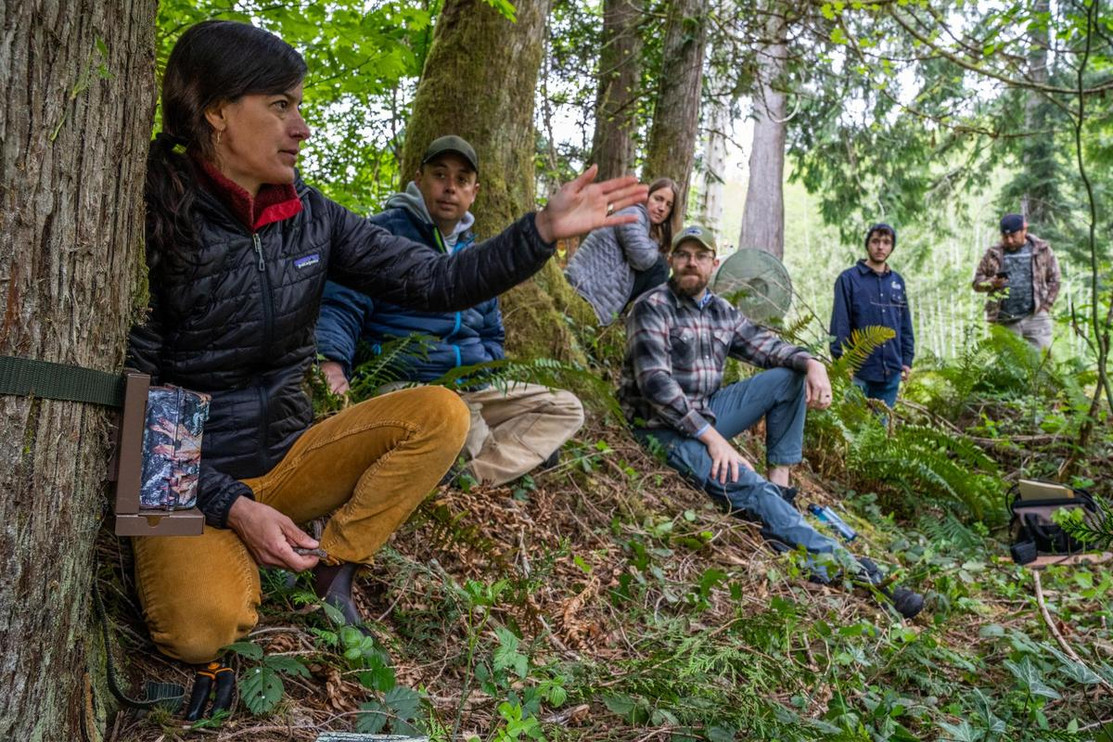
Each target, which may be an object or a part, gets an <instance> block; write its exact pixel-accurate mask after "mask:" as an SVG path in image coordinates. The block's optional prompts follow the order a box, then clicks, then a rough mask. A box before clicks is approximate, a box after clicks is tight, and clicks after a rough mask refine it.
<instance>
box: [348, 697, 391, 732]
mask: <svg viewBox="0 0 1113 742" xmlns="http://www.w3.org/2000/svg"><path fill="white" fill-rule="evenodd" d="M360 709H361V710H362V711H363V712H364V713H362V714H360V715H359V716H357V717H356V731H357V732H363V733H364V734H378V733H379V732H381V731H382V730H383V727H385V726H386V722H387V719H388V718H389V717H388V716H387V713H386V712H387V708H386V706H384V705H383V704H381V703H379V702H378V701H368V702H367V703H363V704H361V705H360Z"/></svg>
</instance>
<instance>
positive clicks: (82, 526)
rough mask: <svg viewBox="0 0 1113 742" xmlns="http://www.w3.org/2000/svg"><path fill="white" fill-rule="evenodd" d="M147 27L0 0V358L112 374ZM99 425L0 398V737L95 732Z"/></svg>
mask: <svg viewBox="0 0 1113 742" xmlns="http://www.w3.org/2000/svg"><path fill="white" fill-rule="evenodd" d="M154 21H155V2H153V0H106V1H105V2H94V1H92V0H90V1H89V2H82V3H67V2H62V3H59V2H44V1H43V0H2V1H0V28H2V29H3V31H2V35H3V42H2V43H0V90H3V91H6V92H5V94H4V99H5V100H7V101H8V103H7V104H6V105H5V106H4V107H3V108H2V109H0V194H2V195H0V198H2V199H3V201H2V205H0V289H2V291H3V302H4V313H3V319H2V320H0V354H4V355H14V356H23V357H27V358H33V359H41V360H48V361H57V362H62V363H68V364H76V365H81V366H87V367H90V368H94V369H100V370H106V371H114V372H115V371H119V370H120V369H121V365H122V361H123V354H124V344H125V337H126V333H127V330H128V326H129V325H130V323H131V320H132V317H133V306H134V305H135V300H136V290H137V277H138V275H139V273H138V265H139V261H140V255H141V253H142V245H143V209H142V184H143V171H144V166H145V165H144V162H145V157H146V153H147V141H148V139H149V138H150V133H151V116H152V114H153V110H154V91H153V83H154ZM107 418H108V412H107V411H106V410H104V409H102V408H98V407H94V406H91V405H84V404H79V403H74V402H54V401H49V400H37V399H25V398H17V397H10V396H0V523H3V531H2V535H0V555H2V556H0V558H2V559H3V565H2V567H0V570H2V572H3V575H4V578H3V582H2V583H0V607H2V609H0V647H2V649H0V652H2V655H0V656H2V658H3V661H2V670H0V674H2V680H0V686H2V687H3V688H4V692H3V693H2V694H0V739H5V740H9V739H10V740H47V741H49V742H53V740H80V739H83V738H86V739H92V740H96V739H99V738H100V732H99V731H98V730H99V729H100V728H103V721H104V720H103V714H104V708H103V705H102V704H101V703H100V698H99V697H95V694H94V693H93V692H92V689H93V686H95V685H96V683H95V682H94V681H93V678H96V677H98V676H99V674H100V672H101V670H100V668H102V667H103V661H104V657H103V647H101V646H99V645H97V644H96V643H95V640H94V639H92V637H94V636H95V633H94V630H93V627H92V626H91V619H90V611H89V605H90V600H89V597H90V582H91V579H92V577H93V568H92V563H93V541H94V537H95V535H96V532H97V528H98V526H99V523H100V520H101V511H102V508H103V504H104V499H103V498H104V489H103V485H104V479H105V472H106V469H107V466H106V464H107V461H108V450H107V445H106V441H107V425H106V421H107ZM83 733H84V736H83Z"/></svg>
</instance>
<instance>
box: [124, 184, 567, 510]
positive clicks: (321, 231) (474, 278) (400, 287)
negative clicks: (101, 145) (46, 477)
mask: <svg viewBox="0 0 1113 742" xmlns="http://www.w3.org/2000/svg"><path fill="white" fill-rule="evenodd" d="M295 186H296V189H297V194H298V198H299V199H300V200H301V203H302V211H301V212H300V213H299V214H297V215H295V216H293V217H291V218H289V219H286V220H285V221H280V222H275V223H272V224H268V225H266V226H264V227H262V228H261V229H260V230H259V231H257V232H255V233H252V232H251V231H250V230H249V229H248V228H247V227H245V226H244V225H243V223H242V222H240V221H239V220H237V219H236V218H235V217H234V216H233V215H232V212H231V211H230V210H229V209H228V208H227V207H226V206H225V205H224V204H223V203H222V202H221V201H220V200H219V199H218V198H217V196H215V195H213V194H211V193H209V192H208V191H206V190H203V189H202V190H201V191H200V193H199V195H198V199H197V202H196V206H195V224H196V232H197V235H198V242H199V247H198V248H197V252H196V255H195V262H196V265H195V266H194V265H191V266H190V269H189V271H188V272H187V273H186V274H185V275H182V276H181V277H180V278H176V279H175V278H170V279H164V280H162V281H161V283H160V284H159V285H152V286H151V312H150V315H149V318H148V320H147V322H146V323H145V324H143V325H140V326H136V327H135V328H133V330H132V332H131V336H130V338H129V347H128V356H129V358H128V363H129V365H130V366H133V367H135V368H137V369H139V370H140V371H142V372H144V373H149V374H151V376H152V383H163V384H165V383H169V384H176V385H178V386H181V387H184V388H186V389H192V390H195V391H199V392H206V393H208V394H211V395H212V405H211V410H210V415H209V421H208V423H207V424H206V425H205V436H204V441H203V447H202V455H201V456H202V465H201V482H200V488H199V489H200V491H199V494H198V505H199V507H200V508H201V510H202V512H204V513H205V518H206V520H207V522H208V523H209V524H210V525H214V526H218V527H222V528H223V527H225V525H226V522H227V517H228V509H229V508H230V507H231V506H232V503H233V502H234V501H235V499H236V498H237V497H240V496H247V497H250V496H252V493H251V490H250V488H249V487H247V485H245V484H243V483H242V482H240V481H238V480H240V479H245V478H249V477H257V476H261V475H263V474H266V473H267V472H268V471H270V470H271V469H272V468H273V467H274V466H275V465H276V464H277V463H278V462H279V461H281V460H282V457H283V456H284V455H285V454H286V452H287V451H288V450H289V449H290V446H291V445H293V443H294V441H296V440H297V438H298V436H300V435H301V434H302V433H303V432H304V431H305V429H306V428H307V427H308V426H309V424H310V423H311V422H312V417H313V410H312V406H311V404H310V400H309V398H308V396H307V395H306V393H305V391H304V389H303V386H302V383H303V380H304V378H305V375H306V373H307V371H308V369H309V367H310V365H311V364H312V363H313V360H314V357H315V344H314V329H315V326H316V323H317V314H318V307H319V304H320V300H321V292H322V290H323V288H324V285H325V280H326V278H328V279H332V280H334V281H336V282H338V283H341V284H344V285H347V286H351V287H352V288H355V289H358V290H360V291H363V292H365V293H368V294H370V295H371V296H374V297H381V298H383V299H385V300H389V301H392V302H396V303H399V304H404V305H408V306H415V307H419V308H422V309H433V310H455V309H462V308H465V307H468V306H472V305H474V304H476V303H478V302H480V301H483V300H485V299H489V298H491V297H493V296H496V295H498V294H500V293H502V292H503V291H505V290H507V289H509V288H510V287H512V286H514V285H515V284H517V283H519V282H521V281H523V280H525V279H526V278H528V277H529V276H530V275H532V274H533V273H534V272H536V271H537V270H538V269H539V268H540V267H541V266H542V265H543V264H544V263H545V261H546V260H548V259H549V257H550V256H551V255H552V253H553V247H552V245H547V244H546V243H545V242H544V241H543V240H542V239H541V237H540V235H539V234H538V233H537V229H536V228H535V226H534V223H533V215H532V214H531V215H528V216H526V217H523V218H522V219H520V220H518V221H517V222H515V223H514V224H512V225H511V226H510V227H508V228H507V229H506V230H505V231H504V232H503V233H502V234H500V235H498V236H496V237H493V238H491V239H489V240H487V241H485V242H483V243H481V244H480V245H476V246H475V247H473V248H472V249H469V250H464V251H461V252H460V253H457V254H455V255H451V256H450V255H443V254H438V253H435V252H433V251H431V250H425V249H414V248H415V245H414V243H412V242H409V241H408V240H405V239H403V238H400V237H395V236H393V235H391V234H390V233H389V232H386V231H385V230H383V229H381V228H379V227H376V226H375V225H373V224H371V223H370V222H368V221H367V220H366V219H363V218H361V217H359V216H356V215H355V214H353V213H352V212H350V211H348V210H347V209H345V208H344V207H342V206H340V205H339V204H337V203H335V202H333V201H330V200H328V199H327V198H325V197H324V196H322V195H321V194H320V193H319V192H318V191H316V190H315V189H313V188H310V187H309V186H306V185H305V184H304V183H302V182H301V181H300V180H298V181H297V183H295Z"/></svg>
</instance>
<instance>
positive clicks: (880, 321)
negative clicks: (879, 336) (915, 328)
mask: <svg viewBox="0 0 1113 742" xmlns="http://www.w3.org/2000/svg"><path fill="white" fill-rule="evenodd" d="M871 325H881V326H883V327H889V328H891V329H892V330H893V331H894V332H895V333H896V337H894V338H893V339H892V340H888V341H886V342H885V344H884V345H882V346H881V347H880V348H878V349H876V350H875V351H874V352H873V353H872V354H871V355H870V357H869V358H867V359H866V362H865V364H863V366H862V368H861V369H859V370H858V373H856V374H854V375H855V376H857V377H858V378H859V379H862V380H863V381H873V382H881V381H886V380H888V379H891V378H892V377H893V374H899V373H900V368H901V366H902V365H903V366H908V367H909V368H911V366H912V358H913V357H914V356H915V354H916V345H915V339H914V338H913V336H912V314H911V312H909V310H908V292H907V289H906V287H905V283H904V279H903V278H901V275H900V274H899V273H897V272H896V271H894V270H890V271H889V272H888V273H885V274H884V275H878V274H877V273H875V272H874V271H873V270H872V269H871V268H870V267H869V266H868V265H866V261H865V260H859V261H858V263H857V265H855V266H854V267H852V268H847V269H846V270H845V271H843V272H842V274H841V275H840V276H839V277H838V280H836V281H835V306H834V308H833V309H832V310H831V335H832V338H833V339H832V341H831V355H832V356H833V357H835V358H838V357H839V356H841V355H842V350H843V345H845V344H846V342H847V341H848V340H849V339H850V333H851V331H853V330H860V329H862V328H864V327H869V326H871Z"/></svg>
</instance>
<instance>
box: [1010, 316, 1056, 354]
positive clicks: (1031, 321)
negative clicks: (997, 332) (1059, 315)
mask: <svg viewBox="0 0 1113 742" xmlns="http://www.w3.org/2000/svg"><path fill="white" fill-rule="evenodd" d="M1001 326H1002V327H1004V328H1005V329H1006V330H1008V331H1009V332H1011V333H1013V334H1015V335H1019V336H1021V337H1022V338H1024V339H1025V340H1027V341H1028V342H1029V343H1031V344H1032V345H1034V346H1036V347H1037V348H1039V349H1040V350H1046V349H1048V348H1050V347H1051V317H1050V315H1048V313H1047V312H1036V313H1035V314H1032V315H1029V316H1028V317H1025V318H1024V319H1018V320H1016V321H1015V322H1002V323H1001Z"/></svg>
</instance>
